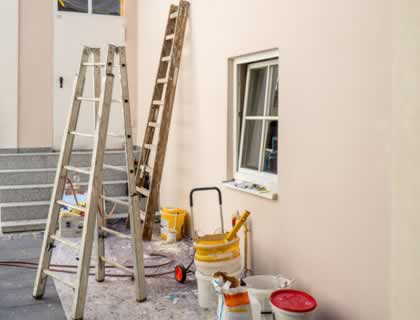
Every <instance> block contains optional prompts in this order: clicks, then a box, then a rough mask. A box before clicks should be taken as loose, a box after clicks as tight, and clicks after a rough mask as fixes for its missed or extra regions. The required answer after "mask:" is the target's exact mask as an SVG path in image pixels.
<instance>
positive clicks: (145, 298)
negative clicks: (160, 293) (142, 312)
mask: <svg viewBox="0 0 420 320" xmlns="http://www.w3.org/2000/svg"><path fill="white" fill-rule="evenodd" d="M136 301H137V302H145V301H147V297H144V298H143V299H136Z"/></svg>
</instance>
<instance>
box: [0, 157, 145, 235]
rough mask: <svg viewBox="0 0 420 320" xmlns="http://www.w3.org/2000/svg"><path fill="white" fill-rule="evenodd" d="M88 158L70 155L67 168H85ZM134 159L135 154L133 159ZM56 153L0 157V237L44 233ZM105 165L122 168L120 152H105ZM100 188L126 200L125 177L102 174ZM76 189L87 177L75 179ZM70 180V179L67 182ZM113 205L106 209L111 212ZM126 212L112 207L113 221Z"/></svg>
mask: <svg viewBox="0 0 420 320" xmlns="http://www.w3.org/2000/svg"><path fill="white" fill-rule="evenodd" d="M91 156H92V154H91V153H90V152H89V151H80V152H74V153H73V156H72V158H71V164H72V165H74V166H77V167H85V168H88V167H89V166H90V160H91ZM137 156H138V151H137V153H136V157H137ZM58 157H59V153H58V152H36V153H35V152H27V153H0V231H1V232H2V233H9V232H22V231H36V230H44V228H45V223H46V221H47V215H48V208H49V204H50V197H51V192H52V187H53V183H54V178H55V173H56V169H57V161H58ZM104 162H105V163H106V164H110V165H113V166H121V167H124V166H125V164H126V160H125V153H124V152H123V151H114V150H113V151H107V152H106V153H105V161H104ZM104 176H105V179H104V187H105V193H106V194H107V195H108V196H111V197H115V198H118V199H123V200H126V198H127V174H126V173H125V172H120V171H115V170H109V169H105V170H104ZM79 177H80V188H81V189H83V188H84V187H85V186H86V185H87V181H88V176H87V175H79ZM72 178H73V176H72V175H70V179H72ZM112 207H113V205H111V204H109V205H107V210H108V211H109V210H111V208H112ZM126 210H127V209H126V208H124V207H122V206H121V207H118V206H117V207H116V208H115V214H114V215H113V217H115V218H121V217H125V216H127V214H126Z"/></svg>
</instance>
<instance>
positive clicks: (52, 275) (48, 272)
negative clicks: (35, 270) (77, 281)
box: [43, 269, 76, 289]
mask: <svg viewBox="0 0 420 320" xmlns="http://www.w3.org/2000/svg"><path fill="white" fill-rule="evenodd" d="M43 272H44V274H45V275H47V276H49V277H51V278H54V279H56V280H58V281H61V282H62V283H64V284H65V285H67V286H69V287H70V288H73V289H75V288H76V286H75V285H74V284H73V283H71V282H70V281H67V280H66V279H63V278H61V277H59V276H58V275H57V274H55V272H54V271H51V270H48V269H44V270H43Z"/></svg>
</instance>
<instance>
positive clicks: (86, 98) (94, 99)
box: [77, 97, 101, 102]
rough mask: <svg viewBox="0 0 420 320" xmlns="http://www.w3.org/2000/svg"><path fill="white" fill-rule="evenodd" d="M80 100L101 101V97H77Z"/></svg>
mask: <svg viewBox="0 0 420 320" xmlns="http://www.w3.org/2000/svg"><path fill="white" fill-rule="evenodd" d="M77 100H79V101H89V102H99V101H101V99H99V98H90V97H77Z"/></svg>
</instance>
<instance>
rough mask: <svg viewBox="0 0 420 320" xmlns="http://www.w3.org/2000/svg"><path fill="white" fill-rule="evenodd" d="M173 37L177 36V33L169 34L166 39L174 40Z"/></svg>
mask: <svg viewBox="0 0 420 320" xmlns="http://www.w3.org/2000/svg"><path fill="white" fill-rule="evenodd" d="M173 38H175V34H174V33H173V34H170V35H168V36H166V37H165V40H172V39H173Z"/></svg>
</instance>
